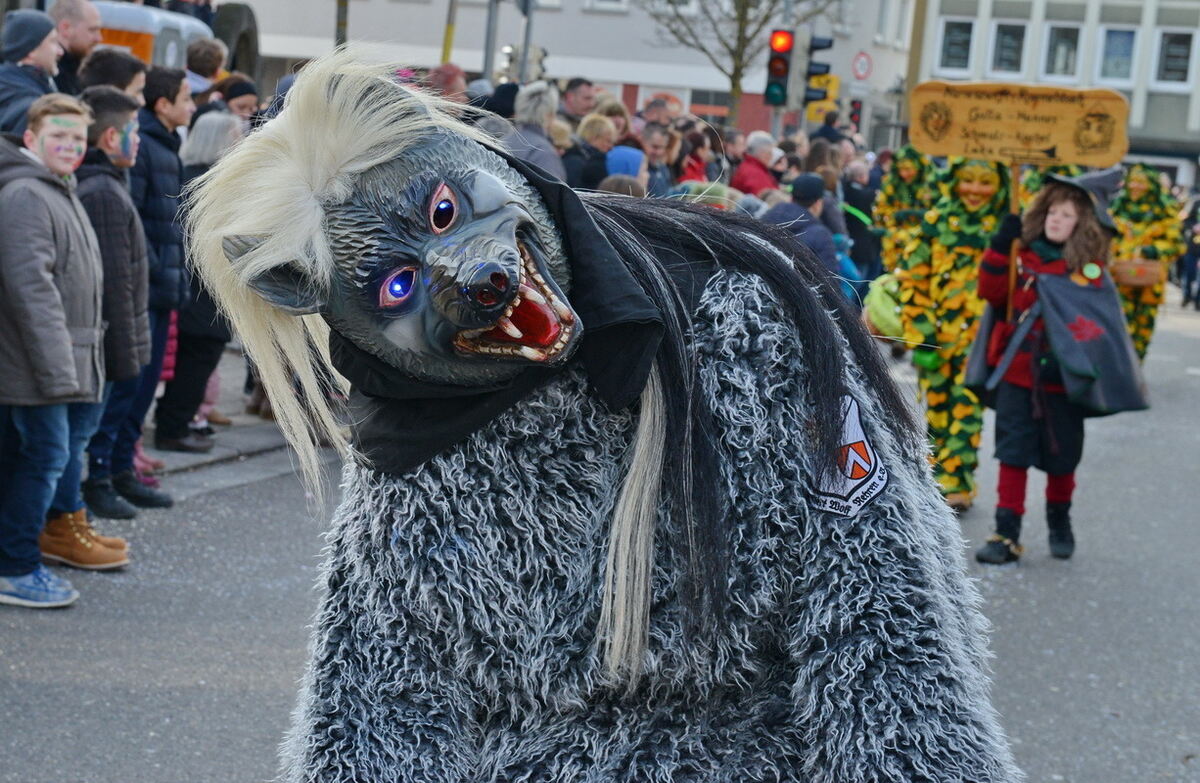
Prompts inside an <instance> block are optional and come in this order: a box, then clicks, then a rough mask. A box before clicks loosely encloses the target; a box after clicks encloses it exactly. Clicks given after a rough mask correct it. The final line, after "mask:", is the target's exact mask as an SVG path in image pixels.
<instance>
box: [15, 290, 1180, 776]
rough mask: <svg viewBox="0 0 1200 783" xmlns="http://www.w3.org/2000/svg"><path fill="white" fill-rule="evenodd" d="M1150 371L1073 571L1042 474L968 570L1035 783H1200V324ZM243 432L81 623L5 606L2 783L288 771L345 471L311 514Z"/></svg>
mask: <svg viewBox="0 0 1200 783" xmlns="http://www.w3.org/2000/svg"><path fill="white" fill-rule="evenodd" d="M1172 293H1173V301H1174V302H1175V303H1177V301H1178V292H1172ZM237 361H238V360H237V358H236V357H234V356H232V355H230V356H227V357H226V361H225V364H224V365H223V368H224V367H228V368H230V370H229V377H231V378H232V377H233V376H234V374H235V372H236V367H237ZM896 374H897V376H898V377H900V378H901V380H903V381H905V382H909V383H911V374H910V373H909V372H908V370H907V368H906V367H905V366H903V365H897V366H896ZM1146 375H1147V380H1148V383H1149V387H1150V390H1151V393H1152V395H1153V396H1152V402H1153V406H1154V407H1153V409H1152V410H1151V411H1148V412H1144V413H1134V414H1122V415H1120V416H1116V417H1113V418H1110V419H1099V420H1091V421H1089V422H1088V434H1087V445H1086V447H1085V450H1084V462H1083V465H1082V466H1081V469H1080V471H1079V473H1078V477H1077V478H1078V482H1079V489H1078V491H1077V495H1076V503H1075V509H1074V517H1075V520H1076V530H1077V537H1078V539H1079V548H1078V551H1077V553H1076V556H1075V558H1074V559H1072V560H1071V561H1068V562H1062V561H1057V560H1053V559H1052V558H1050V557H1049V555H1048V553H1047V550H1046V542H1045V525H1044V521H1043V517H1042V513H1041V502H1040V500H1039V498H1040V493H1041V491H1042V489H1043V487H1044V479H1043V478H1042V477H1041V476H1040V474H1037V473H1032V474H1031V480H1030V494H1029V498H1030V502H1029V504H1028V505H1029V513H1028V514H1027V516H1026V531H1027V532H1026V535H1025V537H1024V541H1025V543H1026V545H1027V553H1026V555H1025V557H1024V558H1023V559H1022V561H1021V563H1020V564H1018V565H1013V566H1004V567H1000V568H996V567H992V568H986V569H985V568H984V567H982V566H979V565H977V564H975V563H974V562H973V561H972V562H970V570H971V572H972V574H973V575H975V576H977V577H978V578H979V580H980V581H979V586H980V589H981V592H982V594H983V598H984V606H983V608H984V611H985V612H986V614H987V615H988V617H989V618H990V620H991V621H992V623H993V625H994V631H993V637H992V648H993V650H994V652H995V659H994V660H993V662H992V665H993V668H994V671H995V703H996V706H997V709H998V710H999V712H1000V714H1001V719H1002V722H1003V725H1004V726H1005V728H1006V729H1007V731H1008V733H1009V735H1010V738H1011V740H1012V743H1013V749H1014V752H1015V754H1016V757H1017V759H1018V762H1019V763H1020V765H1021V766H1022V768H1023V769H1024V770H1025V771H1026V773H1027V774H1028V776H1029V780H1030V781H1033V782H1034V783H1041V782H1042V781H1069V782H1070V783H1133V782H1134V781H1137V782H1139V783H1140V782H1141V781H1182V782H1184V783H1200V622H1198V621H1197V599H1198V596H1200V569H1197V568H1196V567H1195V565H1194V563H1195V561H1196V553H1197V552H1200V532H1198V528H1197V522H1198V521H1200V517H1198V515H1197V513H1196V508H1195V506H1196V504H1197V500H1198V499H1200V493H1198V491H1197V490H1198V487H1197V483H1198V482H1200V471H1198V470H1197V468H1198V467H1200V427H1198V426H1197V424H1196V420H1197V412H1198V408H1200V313H1196V312H1195V311H1188V312H1181V311H1180V310H1179V308H1178V306H1177V305H1176V306H1173V307H1172V308H1171V309H1170V310H1168V311H1167V313H1166V314H1165V316H1164V318H1163V321H1162V325H1161V327H1160V329H1159V332H1158V334H1157V335H1156V338H1155V342H1154V344H1153V346H1152V347H1151V353H1150V356H1149V357H1148V359H1147V362H1146ZM236 387H237V384H236V383H233V382H227V383H226V390H225V394H224V395H223V401H222V407H223V409H224V410H225V412H226V413H235V412H236V410H235V406H236V393H237V388H236ZM235 418H236V420H237V422H238V424H237V425H236V426H235V427H234V428H233V429H232V430H230V431H228V432H224V433H221V434H220V435H219V436H218V438H219V440H222V441H224V442H225V448H226V449H227V450H226V451H222V452H218V453H216V454H214V455H210V456H209V457H207V458H205V459H204V460H200V461H196V460H194V459H192V458H188V459H187V460H180V459H179V456H182V455H179V456H177V455H170V456H171V459H172V463H171V465H170V469H171V471H172V472H171V473H170V474H169V475H167V476H166V477H164V485H165V486H167V487H168V488H169V489H170V490H171V491H172V492H174V493H175V494H176V496H177V498H178V499H179V500H180V502H179V503H178V504H177V505H176V507H175V508H173V509H170V510H167V511H158V512H145V513H143V514H142V516H141V517H140V518H139V519H137V520H134V521H132V522H125V523H105V524H104V525H103V526H102V530H103V532H106V533H115V534H120V535H126V536H128V537H129V538H130V540H131V542H132V557H133V560H134V563H133V565H132V566H131V567H130V568H128V569H127V570H125V571H123V572H120V573H111V574H90V573H82V572H78V571H73V572H70V574H69V575H70V577H71V579H72V580H73V581H74V582H75V584H76V586H77V587H78V588H79V590H80V592H81V593H82V598H81V599H80V600H79V602H78V603H77V604H76V605H75V606H74V607H72V608H70V609H67V610H62V611H48V612H33V611H28V610H22V609H15V608H10V607H0V710H2V712H0V781H2V782H3V783H17V782H18V781H19V782H20V783H110V782H111V783H117V782H120V783H129V782H130V781H137V782H138V783H143V782H144V783H193V782H194V783H226V782H228V783H243V782H245V783H257V782H259V781H267V780H271V779H272V778H273V777H274V775H275V771H276V751H277V746H278V743H279V741H280V739H281V737H282V735H283V732H284V731H285V730H286V727H287V725H288V723H289V718H290V711H291V709H292V707H293V705H294V701H295V693H296V683H297V679H298V678H299V677H300V675H301V672H302V669H303V664H304V660H305V657H306V655H305V645H306V642H307V629H306V626H307V624H308V623H309V621H310V618H311V615H312V612H313V610H314V608H315V606H316V601H317V595H316V593H315V591H314V590H313V585H314V583H315V580H316V572H317V563H318V562H319V552H320V548H321V545H322V540H321V532H322V530H323V527H324V520H326V519H327V518H328V512H329V507H330V505H331V503H332V502H333V501H335V500H336V494H337V489H336V483H337V475H336V466H335V465H333V464H332V459H331V460H330V464H329V465H328V469H327V474H328V475H327V478H328V487H329V491H328V495H329V497H328V498H327V499H326V501H325V503H324V505H323V506H322V505H319V504H318V503H317V501H316V500H314V499H313V498H312V497H311V496H309V495H308V494H306V492H305V491H304V489H303V488H302V487H301V485H300V483H299V482H298V481H297V479H296V478H295V476H294V475H293V472H292V465H291V459H290V456H289V454H288V452H287V451H286V450H283V449H280V448H278V445H279V441H278V435H277V433H274V432H273V427H272V426H271V425H269V424H265V423H262V422H260V421H259V420H257V419H250V418H249V417H245V416H244V415H240V414H239V415H238V416H236V417H235ZM239 430H241V432H240V433H239ZM990 435H991V429H990V417H989V428H988V438H987V440H985V443H984V447H983V449H982V451H981V456H982V457H983V464H982V467H981V470H980V473H979V480H980V486H981V492H980V497H979V500H978V503H977V505H976V507H975V508H974V509H973V510H971V511H969V512H967V513H966V514H965V515H964V516H963V517H962V525H963V534H964V550H963V551H964V557H967V558H969V557H970V553H971V551H972V550H973V549H974V548H975V547H977V546H978V545H979V544H981V543H982V541H983V540H984V539H985V538H986V537H987V535H988V533H989V532H990V529H991V508H992V506H993V504H994V502H995V479H996V466H995V463H994V461H993V460H991V458H990V455H991V443H990ZM272 439H273V440H272ZM235 442H236V443H238V444H240V445H238V446H236V447H235V446H232V445H230V444H234V443H235ZM271 443H274V444H275V445H274V446H272V445H270V444H271ZM230 452H232V453H230Z"/></svg>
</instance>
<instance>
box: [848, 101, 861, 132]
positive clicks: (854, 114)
mask: <svg viewBox="0 0 1200 783" xmlns="http://www.w3.org/2000/svg"><path fill="white" fill-rule="evenodd" d="M850 124H851V125H853V126H854V127H855V129H856V130H857V129H859V128H862V101H860V100H858V99H857V98H856V99H854V100H852V101H850Z"/></svg>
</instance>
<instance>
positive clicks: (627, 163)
mask: <svg viewBox="0 0 1200 783" xmlns="http://www.w3.org/2000/svg"><path fill="white" fill-rule="evenodd" d="M644 157H646V153H644V152H642V151H641V150H639V149H634V148H633V147H625V146H623V145H620V144H618V145H617V146H615V147H613V148H612V149H611V150H609V151H608V154H607V155H605V156H604V165H605V168H606V170H607V171H608V173H609V174H625V175H628V176H630V177H636V176H637V175H638V172H639V171H641V170H642V158H644Z"/></svg>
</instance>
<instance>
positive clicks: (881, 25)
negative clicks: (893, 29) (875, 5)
mask: <svg viewBox="0 0 1200 783" xmlns="http://www.w3.org/2000/svg"><path fill="white" fill-rule="evenodd" d="M890 10H892V9H891V3H889V2H888V0H879V17H878V18H877V19H876V20H875V42H876V43H883V42H884V41H885V40H887V29H888V11H890Z"/></svg>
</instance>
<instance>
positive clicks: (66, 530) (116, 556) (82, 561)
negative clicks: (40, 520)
mask: <svg viewBox="0 0 1200 783" xmlns="http://www.w3.org/2000/svg"><path fill="white" fill-rule="evenodd" d="M122 543H124V542H122ZM38 547H39V548H40V549H41V550H42V559H43V560H49V561H50V562H52V563H62V564H63V565H69V566H71V567H72V568H82V569H83V570H85V571H112V570H113V569H115V568H122V567H124V566H127V565H129V554H128V553H127V552H126V551H125V549H123V548H122V549H112V548H109V547H107V546H104V545H103V544H101V543H100V541H99V539H98V538H97V537H96V534H95V532H94V531H93V530H92V527H91V525H89V524H88V522H87V512H85V511H80V512H78V513H73V514H59V515H58V516H56V517H54V518H53V519H51V520H50V521H49V522H47V523H46V527H45V528H44V529H43V530H42V533H41V535H39V536H38Z"/></svg>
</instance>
